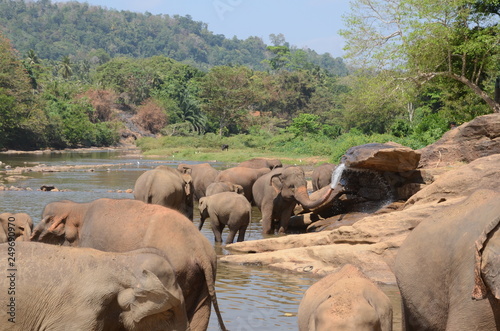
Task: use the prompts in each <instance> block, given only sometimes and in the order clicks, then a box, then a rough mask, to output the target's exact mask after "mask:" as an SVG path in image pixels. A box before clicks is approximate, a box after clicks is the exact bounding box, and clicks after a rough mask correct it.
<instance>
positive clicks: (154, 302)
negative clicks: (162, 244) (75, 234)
mask: <svg viewBox="0 0 500 331" xmlns="http://www.w3.org/2000/svg"><path fill="white" fill-rule="evenodd" d="M9 247H11V246H10V245H9V244H6V243H5V244H1V245H0V253H2V255H3V256H8V252H9ZM14 247H15V260H14V259H12V260H10V261H8V260H7V258H5V259H2V260H1V261H2V262H1V263H0V265H1V266H2V270H10V271H8V272H7V271H6V274H7V275H8V276H10V277H1V278H0V290H1V292H2V295H0V304H1V305H2V309H1V310H0V320H1V321H2V322H1V323H0V330H9V331H25V330H86V331H112V330H116V331H118V330H127V331H133V330H134V331H142V330H178V331H184V330H189V322H188V319H187V316H186V309H185V306H184V297H183V295H182V290H181V288H180V287H179V285H178V284H177V281H176V279H175V274H174V270H173V269H172V266H171V265H170V263H169V262H168V261H167V260H166V259H165V258H164V257H162V255H161V252H159V251H158V250H155V249H140V250H134V251H131V252H127V253H109V252H102V251H98V250H95V249H91V248H73V247H61V246H54V245H45V244H41V243H34V242H19V243H16V244H15V246H14ZM10 263H13V264H14V266H15V268H12V267H13V265H11V264H10ZM12 298H13V299H14V300H13V299H12Z"/></svg>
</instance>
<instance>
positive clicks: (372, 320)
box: [298, 264, 392, 331]
mask: <svg viewBox="0 0 500 331" xmlns="http://www.w3.org/2000/svg"><path fill="white" fill-rule="evenodd" d="M298 320H299V330H300V331H314V330H318V331H319V330H342V331H372V330H379V331H391V330H392V305H391V301H390V299H389V298H388V297H387V296H386V295H385V294H384V293H383V292H382V291H381V290H380V289H379V288H378V287H377V286H376V285H375V284H374V283H373V282H372V281H370V280H369V279H368V278H366V276H365V275H364V274H363V273H362V272H361V271H360V270H359V269H358V268H356V267H355V266H353V265H351V264H347V265H345V266H344V267H343V268H342V269H341V270H340V271H339V272H336V273H333V274H330V275H327V276H325V277H324V278H322V279H320V280H319V281H318V282H316V283H315V284H313V285H312V286H311V287H310V288H309V289H308V290H307V291H306V293H305V294H304V297H303V298H302V301H301V302H300V306H299V312H298Z"/></svg>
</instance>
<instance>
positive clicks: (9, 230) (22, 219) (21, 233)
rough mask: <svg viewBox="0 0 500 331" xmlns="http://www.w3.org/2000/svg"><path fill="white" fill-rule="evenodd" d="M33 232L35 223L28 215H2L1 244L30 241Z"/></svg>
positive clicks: (0, 215) (0, 224)
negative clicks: (11, 241)
mask: <svg viewBox="0 0 500 331" xmlns="http://www.w3.org/2000/svg"><path fill="white" fill-rule="evenodd" d="M32 231H33V221H32V219H31V217H30V215H28V214H26V213H17V214H12V213H2V214H0V243H4V242H7V241H8V240H9V238H13V239H10V240H16V241H29V240H30V237H31V232H32Z"/></svg>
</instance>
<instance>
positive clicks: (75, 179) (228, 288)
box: [0, 151, 401, 331]
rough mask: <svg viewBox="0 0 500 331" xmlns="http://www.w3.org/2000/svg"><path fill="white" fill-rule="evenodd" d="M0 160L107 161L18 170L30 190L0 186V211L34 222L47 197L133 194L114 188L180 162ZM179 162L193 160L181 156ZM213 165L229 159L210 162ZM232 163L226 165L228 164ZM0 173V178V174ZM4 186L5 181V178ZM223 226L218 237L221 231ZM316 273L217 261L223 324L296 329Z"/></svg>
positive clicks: (255, 229)
mask: <svg viewBox="0 0 500 331" xmlns="http://www.w3.org/2000/svg"><path fill="white" fill-rule="evenodd" d="M0 161H2V162H4V163H6V164H9V165H11V166H12V168H14V167H16V166H21V167H23V166H30V165H34V164H45V165H47V166H50V165H78V164H84V165H98V164H109V165H110V166H109V167H105V168H98V167H96V168H95V169H94V171H89V169H79V170H75V171H69V172H47V173H34V172H33V173H23V175H25V176H27V178H26V179H25V180H22V181H18V182H15V183H12V185H15V186H18V187H24V188H26V187H31V188H33V189H34V191H0V212H25V213H27V214H29V215H30V216H31V217H32V218H33V220H34V222H35V224H37V223H38V222H39V221H40V216H41V213H42V210H43V208H44V206H45V205H46V204H47V203H49V202H53V201H58V200H63V199H69V200H73V201H77V202H88V201H92V200H95V199H98V198H114V199H123V198H133V195H132V194H130V193H117V192H116V191H117V190H122V191H124V190H127V189H130V188H133V186H134V183H135V180H136V179H137V178H138V177H139V176H140V174H142V173H143V172H144V171H146V170H149V169H152V168H154V167H156V166H158V165H160V164H164V165H169V166H173V167H177V164H179V163H181V161H179V162H175V161H166V160H160V159H141V158H139V157H138V156H135V155H125V156H124V154H123V153H122V152H117V151H98V152H84V153H47V154H40V155H38V154H35V155H33V154H21V155H7V154H0ZM182 163H195V162H186V161H182ZM212 166H214V167H215V168H217V169H224V168H226V167H228V166H229V165H225V164H222V163H213V164H212ZM231 166H232V165H231ZM1 176H2V175H1V174H0V179H1ZM44 184H50V185H54V186H56V187H57V188H59V189H61V190H68V191H65V192H41V191H37V190H36V189H38V188H39V187H40V186H41V185H44ZM8 185H9V186H10V185H11V184H8ZM260 217H261V216H260V211H259V210H258V209H257V208H256V207H253V208H252V221H251V223H250V224H249V226H248V228H247V232H246V238H245V240H257V239H261V238H262V234H261V225H260V223H259V220H260ZM194 222H195V225H196V226H198V224H199V213H198V212H197V210H195V218H194ZM227 231H228V230H227V228H226V229H225V230H224V233H223V240H224V239H225V238H226V236H227ZM202 233H203V234H204V235H205V236H206V237H207V238H208V239H209V240H210V242H214V235H213V233H212V230H211V227H210V222H205V225H204V227H203V229H202ZM214 248H215V249H216V252H217V254H218V255H224V254H229V252H228V251H227V250H225V249H224V247H223V246H222V245H216V244H215V243H214ZM316 281H317V279H316V278H313V277H311V276H309V275H297V274H292V273H288V272H283V271H276V270H271V269H269V268H266V267H261V266H239V265H232V264H231V265H230V264H225V263H219V266H218V271H217V282H216V290H217V295H218V301H219V306H220V308H221V311H222V316H223V318H224V320H225V322H226V326H227V327H228V328H229V329H230V330H232V331H235V330H263V331H265V330H273V331H274V330H297V317H296V314H297V309H298V305H299V302H300V300H301V299H302V295H303V293H304V291H305V290H306V289H307V288H308V287H309V286H310V285H312V284H313V283H314V282H316ZM382 289H383V290H384V292H386V293H387V294H388V296H389V297H390V298H391V300H393V307H394V317H395V318H394V320H395V328H394V330H396V331H397V330H401V323H400V313H399V309H400V303H399V301H400V299H399V292H398V291H397V288H396V287H395V286H388V285H386V286H383V287H382ZM208 330H219V328H218V323H217V318H216V316H215V314H214V313H212V315H211V317H210V325H209V328H208Z"/></svg>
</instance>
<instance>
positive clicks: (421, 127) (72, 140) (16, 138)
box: [0, 0, 500, 155]
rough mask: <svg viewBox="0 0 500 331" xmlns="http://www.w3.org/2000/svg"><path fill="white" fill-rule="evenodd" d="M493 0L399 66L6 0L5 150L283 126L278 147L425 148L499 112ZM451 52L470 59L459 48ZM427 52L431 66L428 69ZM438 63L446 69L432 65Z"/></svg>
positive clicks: (0, 129) (0, 57)
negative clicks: (351, 62) (453, 127)
mask: <svg viewBox="0 0 500 331" xmlns="http://www.w3.org/2000/svg"><path fill="white" fill-rule="evenodd" d="M354 1H360V0H354ZM404 1H410V0H404ZM463 1H467V0H463ZM497 7H498V6H497ZM497 7H495V6H493V7H488V8H483V7H471V8H472V10H470V11H469V13H471V14H470V15H472V16H473V18H474V22H481V20H480V18H481V17H484V18H485V21H487V22H488V26H486V27H482V29H483V30H479V29H478V28H477V27H474V26H473V25H472V23H471V24H470V25H466V26H465V27H464V25H463V24H462V21H460V22H458V21H457V22H458V23H457V24H455V25H453V24H451V25H450V32H448V34H447V35H446V36H444V35H443V34H442V33H437V34H436V36H434V37H433V39H432V40H430V41H429V45H431V46H426V45H425V43H424V41H425V38H418V45H420V48H418V47H417V48H415V49H414V50H411V49H410V50H404V49H403V50H402V51H400V53H399V54H400V55H399V56H400V59H401V60H400V61H395V63H397V66H395V67H394V68H391V67H390V66H389V65H388V64H387V63H385V64H383V65H382V66H379V67H378V68H377V67H373V66H372V67H365V66H362V61H358V62H357V63H358V65H357V66H356V67H352V68H351V70H350V72H348V71H347V68H346V65H345V64H344V60H343V59H333V58H332V57H331V56H330V55H329V54H323V55H318V54H316V53H315V52H314V51H311V50H302V49H297V48H295V47H293V46H291V45H289V44H288V43H287V42H286V40H285V37H284V36H283V35H281V34H278V35H272V38H271V39H272V40H273V45H265V44H264V43H263V42H262V40H261V39H259V38H255V37H254V38H248V39H247V40H238V39H236V38H233V39H227V38H226V37H224V36H221V35H214V34H212V33H211V32H209V31H208V29H207V26H206V24H204V23H201V22H195V21H193V20H192V19H191V18H190V17H189V16H187V17H180V16H174V17H170V16H168V15H151V14H149V13H144V14H140V13H133V12H128V11H120V12H119V11H115V10H109V9H105V8H101V7H95V6H90V5H88V4H80V3H77V2H69V3H58V4H52V3H51V2H50V1H49V0H41V1H38V2H31V1H30V2H25V1H22V0H14V1H12V0H0V28H1V35H0V115H1V116H0V148H2V149H5V148H19V149H39V148H46V147H51V148H65V147H80V146H109V145H113V144H115V143H117V142H118V141H119V139H120V137H121V136H126V135H130V134H136V133H137V132H139V133H140V134H141V135H145V136H164V137H172V136H193V137H200V136H205V137H210V139H211V138H212V137H221V138H222V137H233V136H237V135H244V136H245V137H247V138H244V139H242V141H244V143H245V144H246V145H249V146H250V145H252V144H256V141H261V145H263V146H266V145H269V144H268V143H265V142H266V141H267V142H269V141H271V139H274V138H273V137H278V136H279V139H277V141H276V142H275V143H273V145H274V146H278V145H279V146H293V148H294V149H297V148H302V149H303V150H304V151H307V152H312V151H314V153H317V154H322V155H328V154H331V153H332V149H331V146H333V145H336V144H337V145H338V144H341V143H343V142H345V144H346V146H345V147H347V148H348V147H350V146H347V145H349V144H351V145H353V144H360V143H364V142H372V141H378V140H381V141H387V140H394V141H399V142H401V143H403V144H406V145H407V146H410V147H413V148H420V147H423V146H425V145H426V144H429V143H432V142H433V141H435V140H436V139H438V138H439V137H440V136H441V135H442V134H443V133H444V132H445V131H446V130H448V128H449V124H450V123H451V122H455V123H457V124H460V123H462V122H465V121H468V120H470V119H472V118H474V117H476V116H478V115H482V114H486V113H490V112H492V111H495V109H496V108H495V107H496V106H495V104H496V103H495V102H493V103H492V102H490V99H492V98H491V97H490V96H491V95H492V92H493V87H494V84H492V81H494V78H495V76H496V75H498V72H499V70H498V66H499V63H500V62H499V61H495V59H498V55H499V53H500V52H499V50H498V47H497V48H492V47H484V48H481V43H491V42H493V41H494V40H492V38H498V35H499V34H498V33H496V28H497V26H498V24H497V23H496V22H495V21H494V20H493V22H494V23H493V24H491V22H492V20H491V19H490V18H491V17H492V16H493V17H495V15H496V14H495V12H498V10H497V9H498V8H497ZM432 8H434V7H432ZM461 8H463V7H459V9H461ZM426 10H428V9H426ZM446 10H447V13H448V12H449V11H450V8H447V9H446ZM405 13H411V11H405ZM461 15H462V16H457V17H463V16H464V15H463V13H462V14H461ZM421 21H423V20H419V22H421ZM353 22H360V20H353ZM356 24H358V23H356ZM432 26H435V24H433V25H432ZM469 26H470V30H469ZM356 27H357V26H354V27H353V29H352V30H351V31H350V33H351V34H354V33H355V28H356ZM363 31H366V30H363ZM478 31H481V32H482V34H479V33H478ZM344 33H345V32H344ZM464 33H465V34H466V35H467V38H469V39H468V40H471V39H473V38H475V37H477V40H476V41H475V43H471V44H470V45H467V47H469V48H471V50H469V49H468V48H466V47H465V46H464V45H463V44H460V42H461V40H464V38H463V37H462V36H461V35H460V34H464ZM454 34H455V35H454ZM346 35H347V36H348V37H349V33H346ZM422 35H429V34H428V33H427V34H422ZM363 36H365V34H363ZM450 36H454V37H453V38H451V43H450V50H445V51H443V50H442V49H440V50H439V52H438V51H436V50H435V49H432V48H431V47H432V45H434V46H435V45H439V46H440V47H444V41H442V42H441V43H439V42H437V41H439V40H436V38H444V37H446V38H450ZM488 38H490V39H488ZM361 39H362V38H360V37H359V35H358V36H357V37H356V36H351V37H350V39H348V40H350V41H351V43H348V46H349V47H351V49H359V48H355V47H354V44H353V43H354V41H360V40H361ZM366 44H367V43H366V42H365V43H364V45H366ZM407 44H411V43H409V42H407V43H406V44H398V45H404V46H406V45H407ZM497 44H498V42H497ZM422 45H423V46H426V47H428V48H429V49H427V48H425V47H423V46H422ZM392 49H394V48H392ZM455 50H456V51H458V52H461V54H466V55H467V56H463V58H466V59H467V61H465V60H461V61H460V60H459V57H458V56H451V55H452V51H455ZM410 51H415V52H416V53H415V54H411V52H410ZM405 52H407V53H405ZM426 52H427V53H426ZM467 52H469V53H470V55H469V54H467ZM380 54H382V53H379V54H377V56H378V57H377V59H381V58H382V57H381V56H380ZM429 54H432V55H429ZM385 56H386V58H394V54H386V55H385ZM419 56H421V57H422V58H418V57H419ZM440 56H442V58H439V57H440ZM474 57H475V58H474ZM406 58H409V59H408V60H405V61H406V62H404V63H406V64H407V67H403V66H402V65H401V64H402V63H403V59H406ZM443 58H444V59H445V60H444V61H443ZM364 59H368V57H366V56H365V57H364ZM446 59H447V60H446ZM431 60H435V61H436V62H437V65H436V64H435V63H432V68H434V69H435V71H434V72H429V73H428V72H425V71H422V68H423V67H422V66H423V64H427V63H425V62H424V61H431ZM486 60H488V62H484V61H486ZM468 61H469V62H468ZM481 61H483V62H484V63H482V62H481ZM443 63H444V64H443ZM428 65H429V66H431V64H428ZM440 65H441V66H446V65H448V66H449V68H444V67H443V70H442V71H436V70H437V69H441V68H440V67H439V66H440ZM416 66H420V67H418V68H415V67H416ZM436 68H437V69H436ZM455 68H458V69H460V70H462V73H461V74H460V75H459V74H455V73H453V70H455ZM477 68H480V70H477ZM422 73H424V74H425V75H422ZM418 75H421V76H422V77H424V78H425V79H422V77H420V76H418ZM469 76H471V77H472V78H471V79H470V81H469V80H468V79H469V78H468V77H469ZM457 78H458V79H457ZM208 135H210V136H208ZM251 137H258V138H259V139H260V140H258V139H253V138H251ZM206 140H207V139H206ZM259 146H260V145H259Z"/></svg>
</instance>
